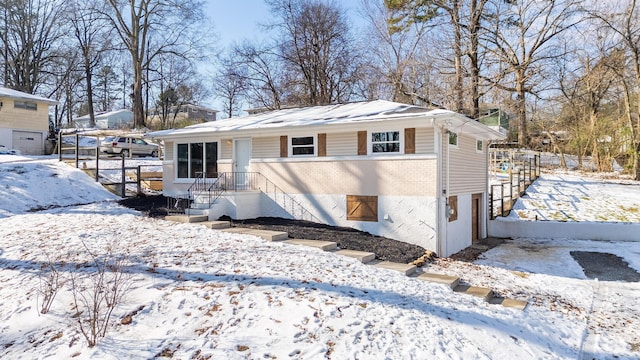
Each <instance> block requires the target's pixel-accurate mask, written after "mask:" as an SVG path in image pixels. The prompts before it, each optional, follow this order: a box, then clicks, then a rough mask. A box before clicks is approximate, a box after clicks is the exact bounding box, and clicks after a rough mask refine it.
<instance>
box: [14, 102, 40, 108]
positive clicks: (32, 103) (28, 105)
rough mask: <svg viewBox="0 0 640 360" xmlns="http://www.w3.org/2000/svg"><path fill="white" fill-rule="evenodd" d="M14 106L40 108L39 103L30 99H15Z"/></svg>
mask: <svg viewBox="0 0 640 360" xmlns="http://www.w3.org/2000/svg"><path fill="white" fill-rule="evenodd" d="M13 107H14V108H16V109H26V110H38V104H36V103H34V102H28V101H14V102H13Z"/></svg>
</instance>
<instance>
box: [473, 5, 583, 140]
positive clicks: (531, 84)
mask: <svg viewBox="0 0 640 360" xmlns="http://www.w3.org/2000/svg"><path fill="white" fill-rule="evenodd" d="M579 4H580V0H556V1H537V0H519V1H503V0H492V1H491V3H490V5H489V6H490V7H491V12H492V14H491V17H490V18H491V22H488V24H487V32H486V33H485V34H484V36H483V38H482V40H483V41H482V43H483V45H484V46H485V47H486V51H487V52H488V53H489V55H490V56H491V58H492V61H493V62H492V64H491V66H492V67H491V69H490V71H489V72H487V73H485V76H484V78H485V79H486V80H487V81H489V82H491V84H492V85H493V86H496V87H497V88H499V89H502V90H504V91H507V92H509V93H512V94H515V95H516V113H517V121H518V125H519V129H518V143H519V144H520V145H521V146H527V144H528V140H529V133H528V131H527V109H526V96H527V94H536V93H537V92H538V91H539V90H540V88H539V87H538V86H537V85H539V84H540V83H541V82H542V81H541V80H542V79H543V75H544V70H545V68H548V67H550V63H551V62H553V60H554V59H557V58H559V57H561V56H562V53H559V52H558V51H557V50H558V48H557V46H556V45H557V44H555V43H554V42H553V40H554V39H555V38H557V37H559V35H560V34H562V33H564V32H566V31H567V30H569V29H571V28H572V27H574V26H575V25H577V24H578V23H579V22H580V21H582V20H583V18H581V17H579V16H578V15H579V10H580V8H579Z"/></svg>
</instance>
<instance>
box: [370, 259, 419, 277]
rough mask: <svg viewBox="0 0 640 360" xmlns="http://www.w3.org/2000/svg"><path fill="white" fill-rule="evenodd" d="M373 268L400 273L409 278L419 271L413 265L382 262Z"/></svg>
mask: <svg viewBox="0 0 640 360" xmlns="http://www.w3.org/2000/svg"><path fill="white" fill-rule="evenodd" d="M373 266H376V267H379V268H383V269H387V270H395V271H399V272H401V273H403V274H405V275H407V276H409V275H411V274H413V273H414V272H416V270H418V268H417V267H416V266H415V265H413V264H401V263H396V262H391V261H381V262H379V263H377V264H374V265H373Z"/></svg>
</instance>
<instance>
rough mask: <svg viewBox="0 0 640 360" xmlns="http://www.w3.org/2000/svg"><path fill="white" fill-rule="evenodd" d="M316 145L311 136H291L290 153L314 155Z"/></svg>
mask: <svg viewBox="0 0 640 360" xmlns="http://www.w3.org/2000/svg"><path fill="white" fill-rule="evenodd" d="M315 154H316V146H315V141H314V138H313V136H305V137H292V138H291V155H293V156H300V155H315Z"/></svg>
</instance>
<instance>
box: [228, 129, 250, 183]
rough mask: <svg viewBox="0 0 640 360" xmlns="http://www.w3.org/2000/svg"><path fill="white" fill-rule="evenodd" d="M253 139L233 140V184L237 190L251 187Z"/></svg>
mask: <svg viewBox="0 0 640 360" xmlns="http://www.w3.org/2000/svg"><path fill="white" fill-rule="evenodd" d="M250 160H251V139H235V140H234V142H233V173H234V176H233V180H232V181H233V184H234V189H235V190H250V189H249V186H250V184H249V175H248V172H249V161H250Z"/></svg>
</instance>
